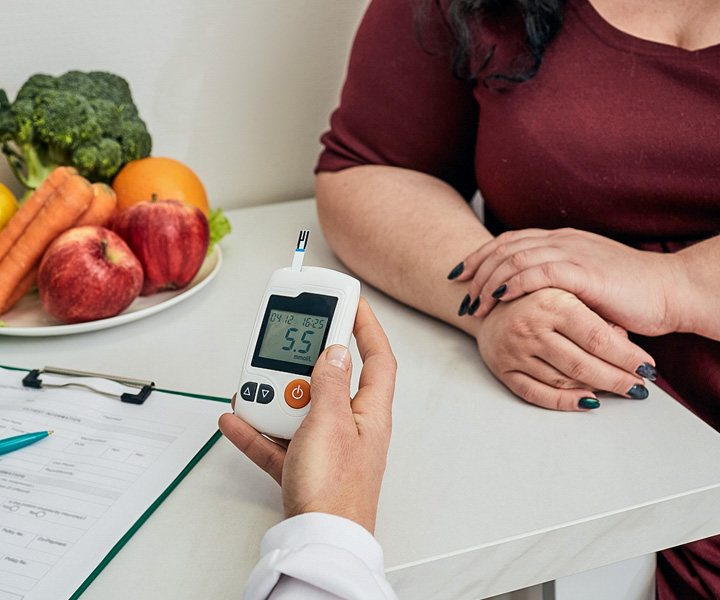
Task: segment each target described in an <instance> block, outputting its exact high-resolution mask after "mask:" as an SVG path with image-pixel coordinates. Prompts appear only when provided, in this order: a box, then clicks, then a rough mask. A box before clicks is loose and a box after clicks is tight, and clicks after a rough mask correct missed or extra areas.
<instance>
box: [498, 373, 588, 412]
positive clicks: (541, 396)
mask: <svg viewBox="0 0 720 600" xmlns="http://www.w3.org/2000/svg"><path fill="white" fill-rule="evenodd" d="M503 381H504V383H505V385H507V386H508V387H509V388H510V389H511V390H512V391H513V392H514V393H515V394H516V395H517V396H520V398H523V399H524V400H526V401H528V402H530V403H531V404H536V405H537V406H541V407H543V408H549V409H550V410H563V411H587V410H592V409H595V408H599V407H600V402H599V401H598V399H597V398H595V395H594V394H592V393H590V392H588V391H587V390H583V389H558V388H555V387H552V386H550V385H547V384H546V383H543V382H542V381H538V380H537V379H534V378H533V377H531V376H530V375H528V374H527V373H523V372H522V371H512V372H509V373H507V376H506V378H505V379H504V380H503Z"/></svg>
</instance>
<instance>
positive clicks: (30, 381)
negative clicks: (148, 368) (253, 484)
mask: <svg viewBox="0 0 720 600" xmlns="http://www.w3.org/2000/svg"><path fill="white" fill-rule="evenodd" d="M43 373H46V374H48V375H61V376H65V377H99V378H102V379H107V380H109V381H114V382H116V383H120V384H122V385H125V386H129V387H134V388H139V391H138V392H137V393H136V394H132V393H130V392H124V393H122V394H113V393H111V392H106V391H104V390H99V389H97V388H94V387H92V386H90V385H87V384H85V383H80V382H77V381H68V382H67V383H43V382H42V380H41V379H40V375H42V374H43ZM22 383H23V385H24V386H25V387H29V388H34V389H40V388H43V387H47V388H63V387H69V386H76V387H82V388H85V389H88V390H91V391H93V392H95V393H97V394H101V395H103V396H107V397H109V398H116V399H119V400H120V401H121V402H127V403H130V404H143V403H144V402H145V400H147V398H148V396H149V395H150V393H151V392H152V391H153V389H155V384H154V383H153V382H152V381H143V380H140V379H130V378H127V377H115V376H113V375H102V374H100V373H90V372H88V371H74V370H71V369H59V368H57V367H44V368H43V369H33V370H32V371H30V372H29V373H28V374H27V375H26V376H25V377H23V380H22Z"/></svg>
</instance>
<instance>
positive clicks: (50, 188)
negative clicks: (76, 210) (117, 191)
mask: <svg viewBox="0 0 720 600" xmlns="http://www.w3.org/2000/svg"><path fill="white" fill-rule="evenodd" d="M71 175H77V170H76V169H73V168H72V167H58V168H57V169H54V170H53V171H52V172H51V173H50V175H48V176H47V177H46V178H45V180H44V181H43V182H42V183H41V184H40V185H39V186H38V188H37V189H36V190H35V191H34V192H33V194H32V196H30V197H29V198H28V199H27V201H26V202H25V204H23V205H22V206H21V207H20V210H18V211H17V212H16V213H15V214H14V215H13V218H12V219H10V221H9V222H8V224H7V225H6V226H5V228H4V229H3V230H2V231H0V260H2V259H3V258H4V257H5V255H6V254H7V253H8V251H9V250H10V248H12V246H13V244H14V243H15V242H16V241H17V240H18V238H19V237H20V236H21V235H22V234H23V232H24V231H25V229H26V228H27V226H28V224H29V223H30V222H31V221H32V220H33V219H34V218H35V216H36V215H37V214H38V212H39V211H40V209H41V208H42V207H43V205H44V204H45V201H46V200H47V199H48V198H49V197H50V195H51V194H52V193H53V192H54V191H55V190H56V189H57V188H58V186H59V185H60V184H62V182H63V181H65V180H66V179H68V177H70V176H71Z"/></svg>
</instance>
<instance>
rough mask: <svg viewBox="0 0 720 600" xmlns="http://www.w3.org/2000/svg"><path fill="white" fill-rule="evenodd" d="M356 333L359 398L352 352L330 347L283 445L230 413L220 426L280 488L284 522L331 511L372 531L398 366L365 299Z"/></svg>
mask: <svg viewBox="0 0 720 600" xmlns="http://www.w3.org/2000/svg"><path fill="white" fill-rule="evenodd" d="M354 334H355V338H356V340H357V345H358V350H359V351H360V356H361V358H362V361H363V368H362V373H361V375H360V383H359V386H358V387H359V389H358V392H357V394H355V397H354V398H351V397H350V376H351V373H352V364H351V362H352V361H351V357H350V352H349V350H348V349H347V348H345V347H344V346H340V345H335V346H331V347H330V348H327V349H326V350H325V351H324V352H323V353H322V354H321V355H320V357H319V358H318V361H317V363H316V364H315V368H314V369H313V374H312V381H311V397H312V402H311V404H310V411H309V412H308V414H307V416H306V417H305V419H304V420H303V422H302V424H301V425H300V427H299V428H298V430H297V432H296V433H295V435H294V437H293V439H292V440H291V441H290V443H289V444H287V447H285V445H281V444H278V443H274V442H272V441H270V440H269V439H268V438H266V437H264V436H262V435H261V434H260V433H258V432H257V431H255V429H253V428H252V427H251V426H250V425H248V424H247V423H245V422H244V421H243V420H241V419H240V418H239V417H237V416H235V415H234V414H230V413H228V414H225V415H222V416H221V417H220V421H219V426H220V430H221V431H222V432H223V434H224V435H225V436H226V437H227V438H228V439H229V440H230V441H231V442H232V443H233V444H235V446H237V447H238V448H239V449H240V450H241V451H242V452H243V453H244V454H245V455H246V456H247V457H248V458H249V459H250V460H252V461H253V462H254V463H255V464H256V465H258V466H259V467H260V468H261V469H263V470H264V471H266V472H267V473H268V474H269V475H271V476H272V477H273V479H275V480H276V481H277V482H278V483H279V484H280V485H281V487H282V498H283V507H284V511H285V517H287V518H289V517H293V516H295V515H299V514H302V513H307V512H322V513H329V514H333V515H338V516H341V517H345V518H347V519H350V520H352V521H355V522H356V523H359V524H360V525H362V526H363V527H365V528H366V529H367V530H368V531H370V533H373V532H374V529H375V518H376V513H377V504H378V497H379V495H380V486H381V483H382V477H383V473H384V471H385V463H386V459H387V451H388V446H389V444H390V431H391V428H392V400H393V393H394V389H395V373H396V370H397V365H396V361H395V357H394V356H393V353H392V350H391V349H390V344H389V343H388V340H387V337H386V336H385V333H384V332H383V330H382V327H381V326H380V323H378V321H377V319H376V318H375V315H374V314H373V312H372V310H371V309H370V306H369V305H368V303H367V302H366V301H365V299H364V298H361V299H360V304H359V306H358V312H357V318H356V320H355V328H354ZM233 400H234V399H233Z"/></svg>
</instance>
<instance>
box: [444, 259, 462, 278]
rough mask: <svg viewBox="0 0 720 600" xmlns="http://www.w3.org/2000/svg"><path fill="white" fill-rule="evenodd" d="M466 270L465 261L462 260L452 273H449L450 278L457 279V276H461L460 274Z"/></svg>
mask: <svg viewBox="0 0 720 600" xmlns="http://www.w3.org/2000/svg"><path fill="white" fill-rule="evenodd" d="M464 270H465V263H464V262H461V263H460V264H459V265H458V266H457V267H455V268H454V269H453V270H452V271H450V275H448V279H455V278H456V277H460V274H461V273H462V272H463V271H464Z"/></svg>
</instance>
